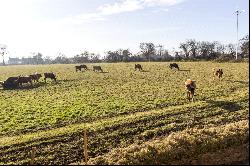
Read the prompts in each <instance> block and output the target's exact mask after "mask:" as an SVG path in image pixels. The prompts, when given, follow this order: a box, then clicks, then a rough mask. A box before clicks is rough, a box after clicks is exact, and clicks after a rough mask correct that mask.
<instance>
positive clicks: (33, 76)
mask: <svg viewBox="0 0 250 166" xmlns="http://www.w3.org/2000/svg"><path fill="white" fill-rule="evenodd" d="M29 76H30V77H31V79H32V80H33V81H34V82H35V81H36V82H38V81H39V79H40V78H41V77H42V75H41V74H38V73H36V74H32V75H29Z"/></svg>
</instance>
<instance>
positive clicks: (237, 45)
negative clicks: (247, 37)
mask: <svg viewBox="0 0 250 166" xmlns="http://www.w3.org/2000/svg"><path fill="white" fill-rule="evenodd" d="M241 12H244V10H236V11H235V13H236V16H237V44H236V57H235V58H236V59H238V47H239V37H238V30H239V21H238V16H239V14H240V13H241Z"/></svg>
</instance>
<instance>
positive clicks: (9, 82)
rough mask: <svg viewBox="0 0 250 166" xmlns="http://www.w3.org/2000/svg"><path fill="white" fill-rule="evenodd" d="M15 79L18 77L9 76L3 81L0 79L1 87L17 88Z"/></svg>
mask: <svg viewBox="0 0 250 166" xmlns="http://www.w3.org/2000/svg"><path fill="white" fill-rule="evenodd" d="M17 80H18V77H9V78H8V79H7V80H5V81H1V82H0V84H1V85H2V86H3V88H4V89H5V88H17V86H18V84H17Z"/></svg>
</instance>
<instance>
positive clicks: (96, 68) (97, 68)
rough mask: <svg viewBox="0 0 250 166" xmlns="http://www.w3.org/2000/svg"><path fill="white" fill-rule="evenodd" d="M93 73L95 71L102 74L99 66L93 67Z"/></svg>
mask: <svg viewBox="0 0 250 166" xmlns="http://www.w3.org/2000/svg"><path fill="white" fill-rule="evenodd" d="M93 71H94V72H95V71H101V72H103V70H102V68H101V66H93Z"/></svg>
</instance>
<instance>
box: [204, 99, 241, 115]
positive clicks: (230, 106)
mask: <svg viewBox="0 0 250 166" xmlns="http://www.w3.org/2000/svg"><path fill="white" fill-rule="evenodd" d="M206 102H207V103H211V104H212V105H215V106H217V107H220V108H222V109H224V110H227V111H229V112H234V111H239V110H241V109H242V108H243V107H242V106H240V105H239V104H237V103H235V102H231V101H214V100H206Z"/></svg>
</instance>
